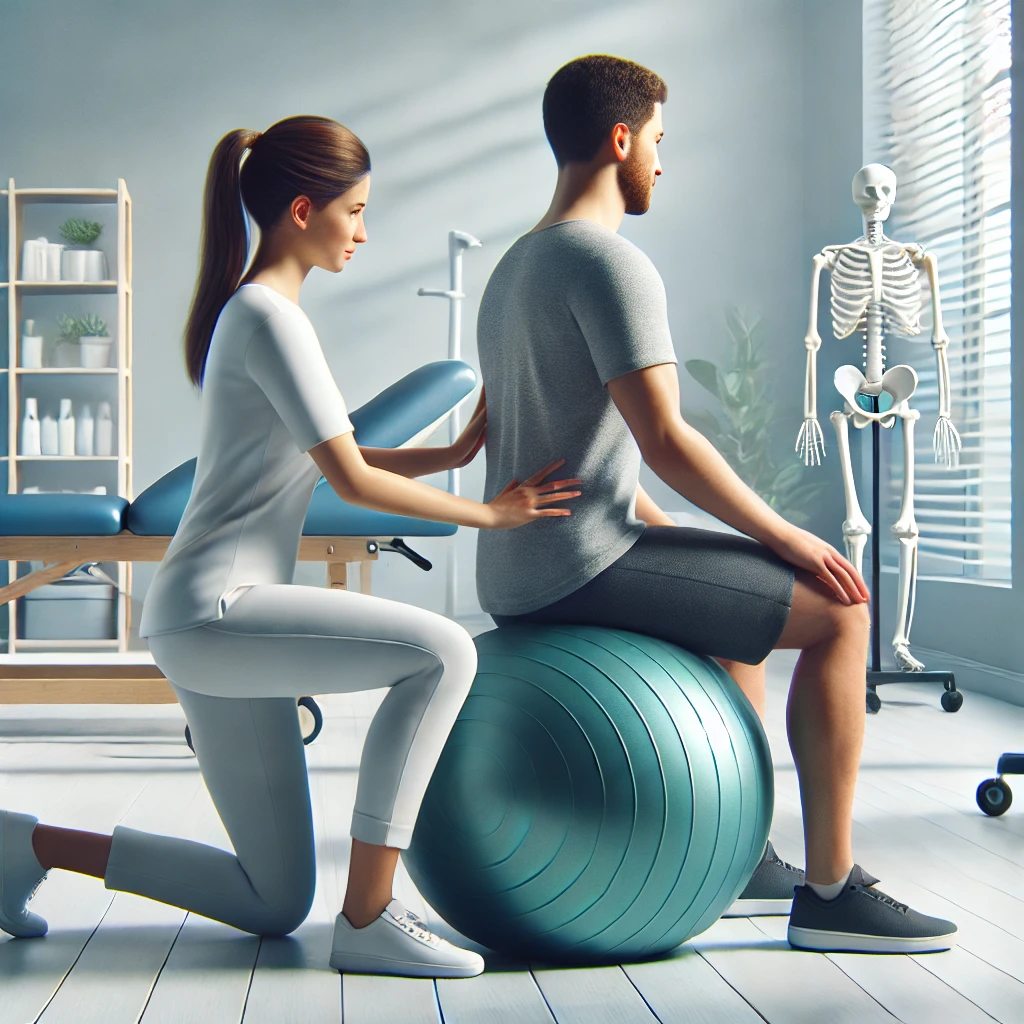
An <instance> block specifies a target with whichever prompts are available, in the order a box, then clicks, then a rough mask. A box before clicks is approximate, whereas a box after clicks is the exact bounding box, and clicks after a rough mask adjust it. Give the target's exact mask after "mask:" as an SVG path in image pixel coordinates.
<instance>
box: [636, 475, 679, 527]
mask: <svg viewBox="0 0 1024 1024" xmlns="http://www.w3.org/2000/svg"><path fill="white" fill-rule="evenodd" d="M636 515H637V518H638V519H642V520H643V521H644V522H645V523H646V524H647V525H648V526H675V525H676V523H675V520H674V519H671V518H670V517H669V516H668V515H666V514H665V513H664V512H662V511H661V509H660V508H658V506H657V504H656V503H655V501H654V499H653V498H652V497H651V496H650V495H649V494H648V493H647V492H646V491H645V490H644V489H643V488H642V487H641V486H640V484H637V485H636Z"/></svg>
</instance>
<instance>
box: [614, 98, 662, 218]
mask: <svg viewBox="0 0 1024 1024" xmlns="http://www.w3.org/2000/svg"><path fill="white" fill-rule="evenodd" d="M664 134H665V129H664V128H663V127H662V121H661V104H660V103H655V104H654V115H653V116H652V117H651V119H650V120H649V121H648V122H647V124H645V125H644V126H643V128H641V129H640V131H638V132H636V133H635V134H631V135H630V143H629V154H628V155H627V157H626V159H625V160H623V161H622V163H620V164H619V167H618V181H619V191H620V192H622V198H623V200H624V201H625V204H626V213H631V214H636V215H638V214H641V213H646V212H647V211H648V210H649V209H650V206H651V190H652V189H653V188H654V183H655V181H656V180H657V177H658V175H659V174H661V162H660V161H659V160H658V143H659V142H660V141H661V137H662V136H663V135H664Z"/></svg>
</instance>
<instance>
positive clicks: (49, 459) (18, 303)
mask: <svg viewBox="0 0 1024 1024" xmlns="http://www.w3.org/2000/svg"><path fill="white" fill-rule="evenodd" d="M4 183H5V184H6V185H7V188H6V189H5V190H3V196H4V199H3V202H5V203H6V209H7V217H6V221H5V224H4V226H3V229H2V230H0V234H2V235H3V239H2V244H4V245H6V247H7V248H6V254H7V259H6V264H7V270H6V275H7V280H6V281H3V282H0V299H2V300H3V301H4V302H5V303H6V306H7V309H6V318H7V358H6V359H5V360H3V361H4V362H6V364H7V366H6V367H0V387H4V386H6V388H7V440H6V443H4V444H3V445H2V447H3V449H4V450H5V451H7V452H8V454H7V455H5V456H0V467H2V470H3V472H4V473H5V474H6V476H7V486H6V487H0V490H5V491H6V492H7V493H8V494H18V493H20V492H21V490H22V487H23V485H24V484H25V482H26V481H25V476H26V474H28V476H29V482H31V483H36V482H37V481H39V482H40V483H42V482H43V481H45V487H46V488H55V489H59V488H61V487H71V488H72V489H73V490H76V491H77V490H82V489H85V488H91V487H93V486H94V485H97V484H105V485H106V486H107V488H108V491H113V492H114V493H116V494H120V495H123V496H124V497H126V498H131V497H132V496H133V494H134V490H133V488H132V470H133V466H132V460H131V458H130V455H131V443H132V407H131V395H132V377H131V364H132V342H133V337H132V306H133V301H134V300H133V294H132V286H131V284H132V201H131V197H130V196H129V194H128V189H127V186H126V185H125V183H124V181H123V180H122V179H118V181H117V187H116V188H17V187H16V186H15V183H14V180H13V178H9V179H6V180H5V182H4ZM33 204H36V205H37V206H44V205H45V204H63V205H64V210H63V211H62V210H61V209H60V208H59V206H58V208H57V209H54V208H52V207H51V208H50V209H49V210H39V211H38V212H39V213H41V214H44V215H45V216H46V217H48V218H50V219H51V220H52V219H54V218H55V217H62V216H63V217H66V216H68V214H69V213H73V212H74V210H73V207H74V206H75V205H77V204H103V205H108V206H109V207H110V209H107V210H104V211H103V213H102V219H103V220H104V221H105V223H107V228H106V229H105V230H106V231H107V234H106V235H105V238H106V239H107V242H106V244H105V245H104V250H105V251H106V253H107V260H108V261H109V266H108V268H107V274H108V275H109V276H108V278H107V280H104V281H19V280H17V273H18V268H19V267H20V263H19V258H20V254H21V252H22V243H23V238H24V232H25V227H26V222H28V223H31V222H32V218H33V216H34V214H33V212H32V210H31V209H30V207H31V206H33ZM96 213H97V214H100V211H99V210H97V211H96ZM113 214H116V227H115V226H114V224H113V223H111V222H113V220H114V216H113ZM4 289H6V290H4ZM98 295H104V296H109V298H106V299H103V300H102V301H101V302H99V303H96V305H102V306H104V307H106V306H109V305H114V304H116V310H117V311H116V315H115V314H114V311H113V309H111V310H109V312H107V313H106V314H105V318H106V320H107V322H108V323H109V324H110V334H111V339H110V342H111V349H110V361H111V363H113V364H114V365H113V366H101V367H98V368H96V369H93V368H91V367H84V366H41V367H38V368H35V367H26V366H19V365H18V358H19V351H20V350H19V346H20V342H21V326H20V325H21V322H22V320H23V319H24V318H25V317H26V316H28V317H29V318H31V312H30V311H29V310H26V308H25V306H26V304H28V305H29V306H31V304H32V303H34V302H35V300H36V298H37V297H41V296H51V297H57V296H60V297H62V298H70V297H72V296H80V297H82V298H79V299H78V301H77V302H76V304H75V305H76V308H77V307H78V306H81V305H82V304H84V305H86V306H88V305H89V304H90V303H89V300H88V299H87V298H84V297H86V296H98ZM50 302H51V303H52V298H51V300H50ZM59 304H60V303H55V305H59ZM36 319H38V316H37V317H36ZM43 319H44V320H45V319H46V318H45V317H44V318H43ZM44 333H45V332H44ZM66 351H67V350H66V349H62V350H61V358H65V352H66ZM51 358H52V357H51ZM67 358H68V360H69V361H70V360H74V361H76V362H77V361H78V358H77V353H75V352H73V351H70V352H67ZM76 377H81V378H82V380H83V381H86V380H93V381H94V382H95V383H93V384H92V385H89V384H85V383H79V384H74V383H70V382H69V378H76ZM50 378H52V380H50V383H49V384H46V383H45V382H46V381H47V380H49V379H50ZM101 381H106V382H109V383H100V382H101ZM61 382H63V383H61ZM40 391H41V392H43V393H44V395H45V394H51V393H56V392H57V391H69V392H71V393H72V396H71V397H72V398H74V396H75V394H77V395H78V396H79V400H80V401H87V400H90V404H92V403H91V398H92V397H93V396H92V393H93V392H96V393H97V394H96V396H95V397H96V401H99V400H100V399H105V400H108V401H109V402H110V404H111V408H112V411H113V412H114V451H115V452H117V453H118V454H116V455H18V454H16V453H17V451H18V450H19V448H18V445H19V437H20V427H21V416H22V415H23V404H22V399H23V398H25V397H27V396H26V392H40ZM86 392H89V393H90V395H89V399H86V398H85V397H84V395H85V393H86ZM36 397H38V396H36ZM76 411H77V410H76ZM45 463H53V464H54V465H53V466H51V467H50V468H49V469H44V470H40V469H37V468H35V467H37V466H39V465H41V464H45ZM115 489H116V490H115ZM5 539H7V538H0V540H5ZM4 554H5V560H6V561H7V563H8V570H9V573H10V574H12V578H13V574H14V573H16V565H14V564H12V560H11V558H10V557H9V552H8V551H7V550H5V552H4ZM33 557H36V556H33ZM115 560H116V562H117V570H116V579H117V584H118V589H119V591H121V592H122V594H127V593H130V592H131V565H130V562H129V561H123V560H122V559H121V558H120V557H119V558H117V559H115ZM16 561H17V559H14V562H15V563H16ZM18 603H19V599H17V598H16V599H15V600H12V601H10V602H8V604H7V615H8V636H9V638H10V639H9V640H8V642H7V643H8V647H7V650H8V652H9V654H10V655H12V656H16V655H17V652H18V651H19V650H37V651H53V650H57V649H64V650H68V651H78V652H79V653H78V654H77V655H68V657H71V658H72V660H74V659H75V658H82V657H88V655H87V654H83V653H81V652H82V650H83V649H85V648H90V647H92V648H93V649H94V650H95V651H96V653H99V652H100V651H102V652H103V653H104V654H105V655H106V654H114V653H115V652H120V653H121V654H123V653H124V652H126V651H127V644H128V636H129V631H130V603H129V601H128V600H127V598H126V597H124V596H121V595H119V596H118V598H117V611H116V624H117V639H114V640H109V641H100V642H98V643H97V642H92V643H90V642H87V641H79V640H60V641H31V640H24V639H21V638H19V637H18V636H17V612H16V608H17V605H18ZM0 614H3V612H2V611H0ZM0 675H2V672H0ZM61 676H63V678H64V679H66V680H69V677H68V676H67V674H66V673H65V672H56V673H55V677H61ZM62 685H63V684H62ZM90 688H91V684H90V683H88V682H86V681H84V680H83V681H82V683H81V685H80V686H76V685H74V684H73V683H70V682H69V687H66V688H65V689H67V693H65V689H62V690H61V696H67V695H68V694H70V693H72V692H74V691H76V690H80V691H88V690H89V689H90Z"/></svg>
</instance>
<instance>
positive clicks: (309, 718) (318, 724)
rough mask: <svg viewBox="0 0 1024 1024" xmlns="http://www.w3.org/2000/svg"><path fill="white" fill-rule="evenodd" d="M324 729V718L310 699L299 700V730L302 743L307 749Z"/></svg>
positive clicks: (317, 705)
mask: <svg viewBox="0 0 1024 1024" xmlns="http://www.w3.org/2000/svg"><path fill="white" fill-rule="evenodd" d="M323 727H324V716H323V713H322V712H321V710H320V705H319V704H317V702H316V701H315V700H313V698H312V697H300V698H299V728H300V729H301V730H302V742H303V743H305V744H306V746H307V747H308V746H309V745H310V743H312V742H313V740H315V739H316V738H317V736H319V735H320V730H321V729H322V728H323Z"/></svg>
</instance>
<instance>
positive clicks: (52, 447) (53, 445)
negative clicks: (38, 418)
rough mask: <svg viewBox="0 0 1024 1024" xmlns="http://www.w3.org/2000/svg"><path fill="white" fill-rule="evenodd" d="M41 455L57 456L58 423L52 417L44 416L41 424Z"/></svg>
mask: <svg viewBox="0 0 1024 1024" xmlns="http://www.w3.org/2000/svg"><path fill="white" fill-rule="evenodd" d="M40 426H41V430H40V434H41V441H42V444H41V449H42V450H41V453H40V454H42V455H56V454H57V453H58V450H59V449H58V446H57V421H56V420H55V419H54V418H53V417H52V416H44V417H43V420H42V423H41V425H40Z"/></svg>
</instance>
